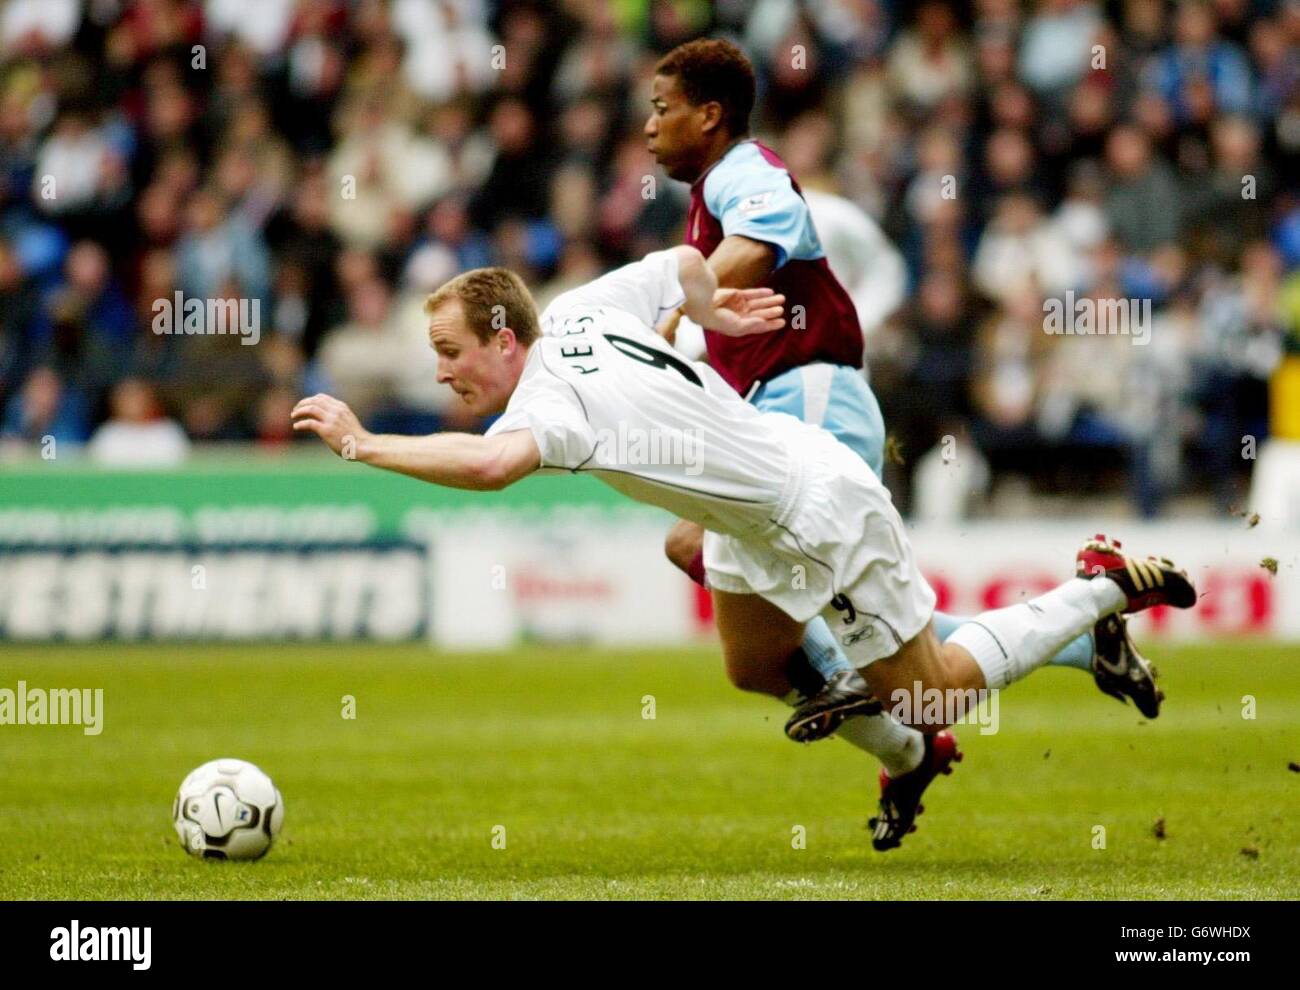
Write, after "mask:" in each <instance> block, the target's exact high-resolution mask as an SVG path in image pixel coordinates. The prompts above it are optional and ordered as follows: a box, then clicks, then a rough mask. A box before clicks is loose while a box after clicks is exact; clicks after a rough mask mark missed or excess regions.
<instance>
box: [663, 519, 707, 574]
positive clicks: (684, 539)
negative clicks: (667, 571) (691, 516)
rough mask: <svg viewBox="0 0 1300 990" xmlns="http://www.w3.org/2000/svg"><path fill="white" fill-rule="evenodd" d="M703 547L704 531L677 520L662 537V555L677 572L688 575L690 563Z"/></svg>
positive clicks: (693, 524) (696, 526)
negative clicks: (670, 562)
mask: <svg viewBox="0 0 1300 990" xmlns="http://www.w3.org/2000/svg"><path fill="white" fill-rule="evenodd" d="M703 546H704V530H702V529H701V528H700V527H699V526H698V525H696V524H695V523H693V522H687V521H686V520H679V521H678V522H677V523H675V524H674V525H673V528H672V529H670V530H669V531H668V535H667V536H666V537H664V555H665V556H667V558H668V559H669V560H670V561H672V562H673V566H675V567H676V568H677V569H678V570H680V571H684V572H686V573H688V574H689V573H690V570H691V563H692V562H693V561H694V560H695V557H696V555H697V554H698V553H699V552H700V549H701V548H702V547H703Z"/></svg>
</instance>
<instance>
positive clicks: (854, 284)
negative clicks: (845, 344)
mask: <svg viewBox="0 0 1300 990" xmlns="http://www.w3.org/2000/svg"><path fill="white" fill-rule="evenodd" d="M803 198H804V200H805V202H807V204H808V212H810V213H811V214H812V218H813V225H814V226H815V227H816V228H817V236H818V237H819V238H820V239H821V242H822V247H823V248H824V249H825V251H826V261H827V263H828V264H829V265H830V266H831V271H833V272H834V273H835V277H836V278H838V279H839V280H840V283H841V284H842V285H843V286H844V288H845V290H846V291H847V292H848V294H849V297H850V298H851V299H852V300H853V305H854V307H856V309H857V311H858V320H859V322H860V323H861V324H862V332H863V333H864V334H870V333H871V332H873V331H874V330H876V329H877V328H878V327H879V326H880V324H882V323H884V322H885V320H887V319H888V318H889V317H890V316H892V315H893V314H894V312H895V311H896V310H897V309H898V307H899V306H901V305H902V304H903V300H904V299H906V298H907V263H906V262H905V261H904V260H903V256H902V255H901V254H899V253H898V249H897V248H895V247H894V245H893V244H891V243H890V242H889V238H888V237H886V236H885V232H884V231H883V230H881V229H880V225H879V224H878V223H876V221H875V220H873V219H872V218H871V216H870V215H869V214H868V213H867V212H866V211H865V210H863V209H862V208H861V207H859V206H858V205H857V204H856V203H854V202H852V201H851V200H847V199H844V198H843V197H842V196H834V195H832V194H830V193H824V192H818V191H817V190H815V189H805V190H804V193H803Z"/></svg>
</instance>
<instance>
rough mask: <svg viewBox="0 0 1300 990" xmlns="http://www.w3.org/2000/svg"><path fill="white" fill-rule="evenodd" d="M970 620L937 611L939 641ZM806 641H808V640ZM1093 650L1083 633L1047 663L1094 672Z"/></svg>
mask: <svg viewBox="0 0 1300 990" xmlns="http://www.w3.org/2000/svg"><path fill="white" fill-rule="evenodd" d="M968 621H970V620H968V619H960V618H958V617H957V616H955V615H948V614H947V613H945V612H935V613H934V631H935V632H936V633H937V634H938V636H939V641H940V642H943V641H944V640H946V639H947V638H948V637H949V636H951V635H952V634H953V633H954V632H955V631H956V630H957V627H958V626H960V625H961V624H962V623H964V622H968ZM811 628H812V625H811V623H810V624H809V629H811ZM829 632H830V630H829V629H828V630H827V633H828V634H829ZM804 642H805V643H807V640H805V641H804ZM806 648H807V647H806V646H805V649H806ZM1092 651H1093V643H1092V633H1090V632H1086V633H1082V634H1081V635H1079V636H1078V637H1076V638H1075V639H1072V640H1070V642H1068V643H1066V644H1065V646H1064V647H1062V648H1061V652H1059V653H1058V654H1056V656H1054V657H1052V659H1051V660H1048V661H1047V665H1048V666H1049V667H1076V668H1078V669H1079V670H1086V671H1088V673H1092Z"/></svg>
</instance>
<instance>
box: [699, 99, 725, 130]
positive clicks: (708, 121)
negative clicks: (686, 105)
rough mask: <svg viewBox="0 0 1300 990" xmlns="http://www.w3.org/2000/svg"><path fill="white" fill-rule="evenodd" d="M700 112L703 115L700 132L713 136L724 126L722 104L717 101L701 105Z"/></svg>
mask: <svg viewBox="0 0 1300 990" xmlns="http://www.w3.org/2000/svg"><path fill="white" fill-rule="evenodd" d="M700 112H701V114H702V115H703V122H702V123H701V125H700V130H701V131H702V132H703V133H705V134H712V133H713V132H714V131H716V130H717V129H718V128H719V127H721V126H722V104H721V103H719V102H718V101H717V100H709V101H708V102H707V103H701V104H700Z"/></svg>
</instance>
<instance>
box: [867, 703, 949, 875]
mask: <svg viewBox="0 0 1300 990" xmlns="http://www.w3.org/2000/svg"><path fill="white" fill-rule="evenodd" d="M962 755H963V754H962V752H961V750H959V749H958V748H957V737H956V736H954V735H953V734H952V733H951V732H949V731H948V730H947V729H944V730H943V731H942V732H936V733H935V734H934V735H932V736H926V737H925V755H924V756H923V757H922V758H921V762H920V763H919V764H917V767H916V769H915V770H909V771H908V772H907V773H905V774H902V775H901V776H898V777H891V776H889V774H887V773H885V771H884V768H883V767H882V768H881V770H880V810H879V811H878V813H877V814H876V817H875V818H872V819H871V820H870V821H869V822H867V827H868V828H869V829H871V848H873V849H875V850H876V852H888V851H889V850H890V849H897V848H898V847H899V846H900V845H902V844H903V839H904V838H905V837H906V836H908V835H909V834H910V833H912V832H915V831H916V816H917V815H919V814H921V812H923V811H925V805H923V804H922V803H921V795H922V794H924V793H925V789H926V788H927V787H929V786H930V782H931V781H932V780H934V778H935V777H937V776H939V774H941V773H942V774H950V773H952V765H953V764H954V763H960V762H961V761H962Z"/></svg>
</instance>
